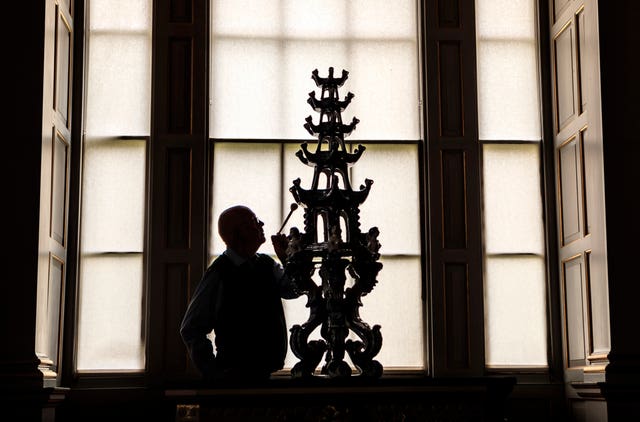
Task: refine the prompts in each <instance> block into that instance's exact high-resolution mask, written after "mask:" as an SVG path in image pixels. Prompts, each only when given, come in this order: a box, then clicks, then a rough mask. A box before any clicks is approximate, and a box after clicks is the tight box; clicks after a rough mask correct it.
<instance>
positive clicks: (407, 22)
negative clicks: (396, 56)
mask: <svg viewBox="0 0 640 422" xmlns="http://www.w3.org/2000/svg"><path fill="white" fill-rule="evenodd" d="M415 3H416V2H415V0H395V1H394V2H393V3H390V2H389V1H388V0H356V1H349V8H348V10H349V16H350V19H349V25H350V27H349V33H350V34H352V36H353V37H355V38H377V39H382V40H384V39H389V38H408V39H415V38H416V34H417V32H416V31H417V29H416V4H415Z"/></svg>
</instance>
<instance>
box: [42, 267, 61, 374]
mask: <svg viewBox="0 0 640 422" xmlns="http://www.w3.org/2000/svg"><path fill="white" fill-rule="evenodd" d="M63 291H64V262H63V261H62V260H61V259H60V258H58V257H56V256H55V255H50V259H49V286H48V289H47V311H46V313H47V324H48V326H47V339H48V341H47V349H46V353H47V356H48V358H49V359H51V361H52V362H53V366H52V369H53V370H54V371H55V370H57V367H58V358H59V356H58V350H59V346H60V333H61V330H60V324H61V321H62V303H63V301H62V294H63Z"/></svg>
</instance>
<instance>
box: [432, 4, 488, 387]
mask: <svg viewBox="0 0 640 422" xmlns="http://www.w3.org/2000/svg"><path fill="white" fill-rule="evenodd" d="M423 6H424V7H423V9H422V11H423V16H422V17H423V19H424V26H423V27H424V28H425V65H426V69H425V74H426V76H425V77H424V83H425V89H426V92H431V93H436V94H437V95H427V96H426V97H425V98H426V101H427V105H426V107H424V108H423V109H424V110H425V115H424V118H425V121H426V122H427V124H426V125H425V127H426V131H427V132H426V134H425V139H426V140H427V142H426V146H427V148H426V151H425V153H426V155H425V163H428V164H427V166H426V169H427V170H428V179H429V180H428V182H427V184H426V185H427V186H429V189H428V190H427V191H426V192H427V194H428V195H429V199H428V201H427V204H428V206H429V209H428V214H427V215H428V217H425V219H426V220H425V221H429V229H428V231H429V237H430V239H431V241H430V242H431V243H430V244H431V245H432V247H431V248H429V258H428V259H429V260H428V264H427V265H428V266H427V267H426V269H427V270H428V271H430V282H431V293H432V294H431V296H430V298H431V303H430V304H429V306H428V307H429V309H430V310H431V315H430V317H431V324H432V333H431V336H432V339H433V341H432V343H431V345H430V346H431V347H430V351H431V353H432V355H431V367H430V369H431V373H432V374H433V376H436V377H438V376H477V375H481V374H483V373H484V371H485V356H484V324H483V321H484V309H483V294H482V290H483V285H482V233H481V231H482V223H481V218H480V209H481V205H480V171H479V163H480V156H479V143H478V116H477V97H476V95H477V92H476V84H477V83H476V76H477V75H476V69H475V66H468V65H465V64H469V63H475V62H476V51H475V47H476V39H475V12H474V9H475V1H474V0H458V1H456V2H448V1H444V0H427V1H425V2H423ZM426 110H428V113H427V112H426ZM468 321H474V322H475V321H477V322H478V323H477V324H475V325H474V326H473V327H470V326H469V323H468Z"/></svg>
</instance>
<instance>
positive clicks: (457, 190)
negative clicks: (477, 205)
mask: <svg viewBox="0 0 640 422" xmlns="http://www.w3.org/2000/svg"><path fill="white" fill-rule="evenodd" d="M441 154H442V165H441V168H442V219H443V221H442V228H443V247H445V248H452V249H458V248H465V247H466V246H467V223H466V220H467V218H466V215H467V210H466V186H465V184H466V169H465V164H466V162H465V152H464V151H458V150H443V151H442V153H441Z"/></svg>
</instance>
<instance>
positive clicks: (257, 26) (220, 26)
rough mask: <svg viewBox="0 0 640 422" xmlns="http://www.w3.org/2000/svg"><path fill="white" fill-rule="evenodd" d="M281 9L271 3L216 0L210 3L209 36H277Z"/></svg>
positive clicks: (275, 3) (276, 3) (264, 1)
mask: <svg viewBox="0 0 640 422" xmlns="http://www.w3.org/2000/svg"><path fill="white" fill-rule="evenodd" d="M282 13H283V10H282V6H281V4H280V2H279V1H274V0H215V1H212V2H211V33H212V34H214V36H216V35H225V36H240V37H246V38H251V37H260V36H276V35H280V33H281V29H280V20H281V16H282Z"/></svg>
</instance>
